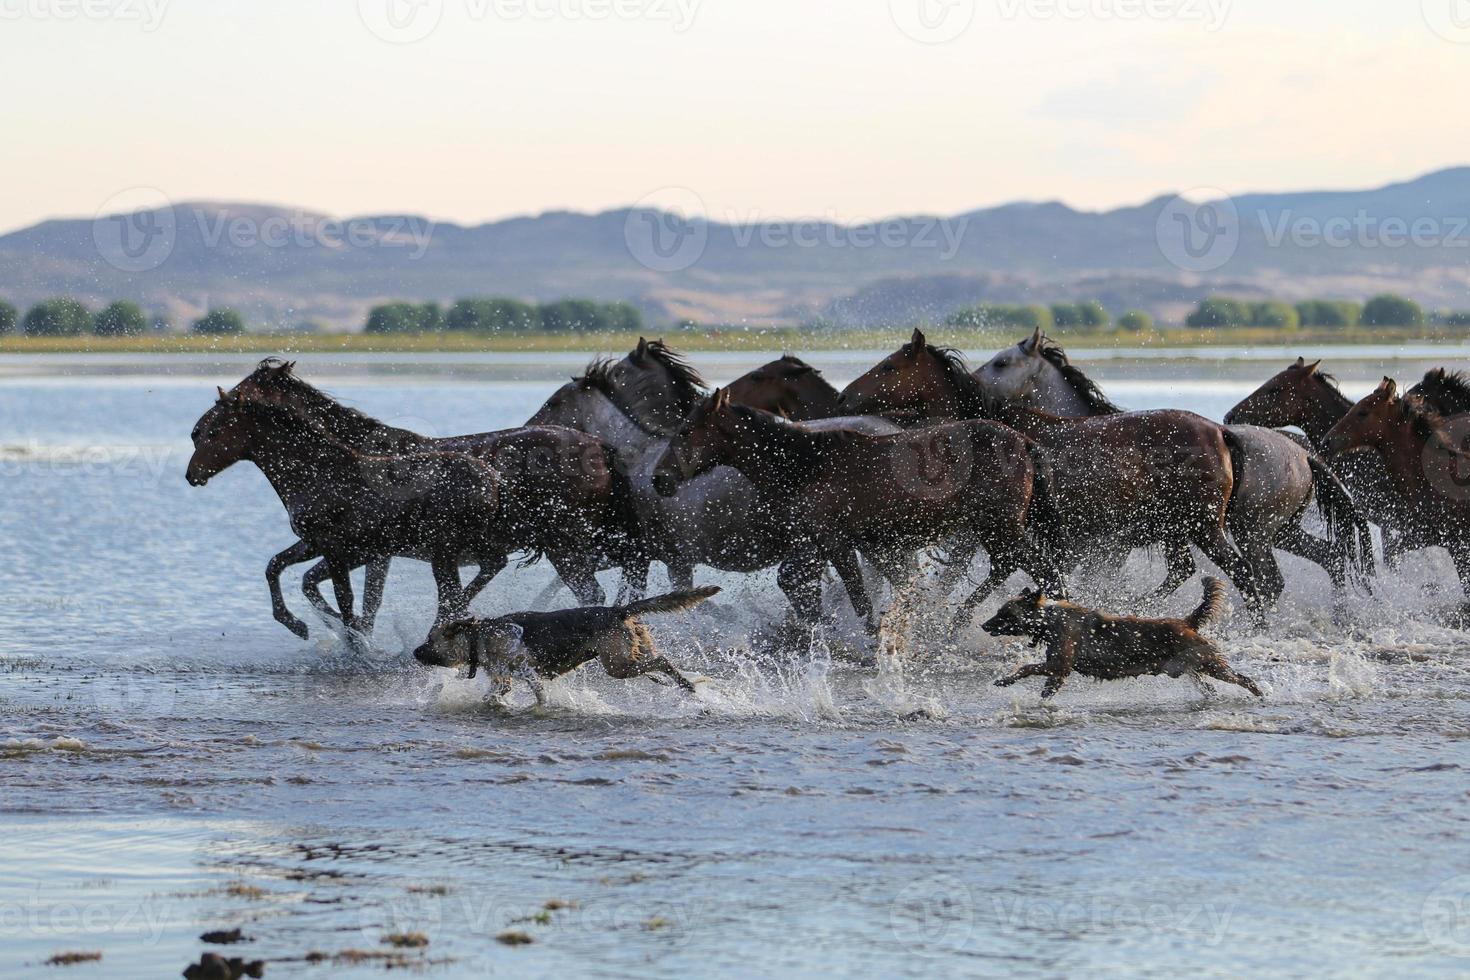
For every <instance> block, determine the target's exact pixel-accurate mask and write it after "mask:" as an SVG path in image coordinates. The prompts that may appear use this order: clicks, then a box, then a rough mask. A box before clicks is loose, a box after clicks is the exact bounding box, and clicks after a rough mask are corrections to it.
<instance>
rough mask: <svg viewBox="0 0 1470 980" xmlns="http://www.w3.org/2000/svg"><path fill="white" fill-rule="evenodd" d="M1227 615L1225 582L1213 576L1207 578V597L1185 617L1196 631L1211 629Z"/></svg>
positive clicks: (1185, 620)
mask: <svg viewBox="0 0 1470 980" xmlns="http://www.w3.org/2000/svg"><path fill="white" fill-rule="evenodd" d="M1224 616H1225V583H1224V582H1222V581H1220V580H1219V579H1217V578H1214V577H1213V576H1211V577H1209V578H1206V579H1205V598H1204V601H1203V602H1201V603H1200V604H1199V608H1197V609H1196V610H1195V611H1194V612H1192V613H1190V614H1189V615H1188V616H1186V617H1185V618H1184V622H1185V624H1186V625H1187V626H1188V627H1189V628H1190V629H1192V630H1194V631H1195V632H1196V633H1197V632H1199V631H1200V630H1204V629H1209V628H1210V627H1211V626H1214V625H1215V624H1216V623H1218V622H1219V621H1220V620H1221V619H1222V618H1224Z"/></svg>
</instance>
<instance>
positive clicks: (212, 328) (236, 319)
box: [191, 308, 245, 337]
mask: <svg viewBox="0 0 1470 980" xmlns="http://www.w3.org/2000/svg"><path fill="white" fill-rule="evenodd" d="M191 329H192V330H193V331H194V332H195V333H197V334H199V335H200V336H203V337H228V336H232V335H234V334H242V333H244V332H245V318H244V317H242V316H241V315H240V314H238V313H236V312H235V311H234V310H227V309H223V308H221V309H218V310H210V311H209V312H208V313H206V314H204V316H202V317H200V318H199V319H197V320H195V321H194V326H193V327H192V328H191Z"/></svg>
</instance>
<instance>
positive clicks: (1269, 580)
mask: <svg viewBox="0 0 1470 980" xmlns="http://www.w3.org/2000/svg"><path fill="white" fill-rule="evenodd" d="M1236 540H1237V541H1238V542H1240V554H1241V557H1243V558H1244V559H1245V561H1246V564H1247V565H1249V566H1250V569H1251V574H1252V577H1253V578H1254V579H1255V583H1256V589H1257V590H1258V592H1259V594H1260V598H1261V602H1262V604H1263V605H1264V607H1265V608H1266V609H1275V608H1276V604H1277V602H1278V601H1279V600H1280V599H1281V593H1282V592H1284V591H1286V579H1284V578H1282V576H1281V564H1280V562H1278V561H1277V560H1276V553H1275V552H1274V551H1273V550H1272V549H1271V544H1270V542H1267V541H1262V540H1261V539H1260V538H1257V537H1254V536H1251V537H1245V538H1236Z"/></svg>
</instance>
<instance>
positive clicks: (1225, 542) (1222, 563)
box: [1194, 524, 1266, 627]
mask: <svg viewBox="0 0 1470 980" xmlns="http://www.w3.org/2000/svg"><path fill="white" fill-rule="evenodd" d="M1194 543H1195V546H1196V547H1198V548H1199V550H1200V551H1202V552H1204V554H1205V557H1206V558H1208V559H1209V560H1210V561H1212V562H1214V563H1215V566H1216V567H1217V568H1219V569H1220V571H1221V572H1223V573H1224V574H1225V577H1226V578H1228V579H1229V580H1230V581H1231V583H1232V584H1233V585H1234V586H1235V587H1236V589H1238V590H1239V591H1240V594H1241V596H1243V597H1244V598H1245V604H1246V606H1247V607H1248V608H1249V609H1250V610H1251V612H1252V613H1253V614H1254V616H1255V619H1256V624H1257V625H1258V626H1261V627H1264V626H1265V625H1266V613H1265V610H1264V609H1263V608H1262V607H1261V597H1260V595H1259V593H1258V592H1257V591H1256V577H1255V574H1254V573H1253V572H1252V571H1251V567H1250V565H1249V564H1247V563H1246V560H1245V559H1244V558H1242V557H1241V555H1240V552H1238V551H1236V550H1235V546H1234V545H1232V544H1231V543H1230V539H1229V538H1227V537H1225V530H1224V528H1222V527H1220V526H1219V525H1218V524H1211V525H1209V526H1208V527H1204V528H1200V529H1199V530H1197V531H1196V532H1195V535H1194Z"/></svg>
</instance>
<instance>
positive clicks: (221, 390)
mask: <svg viewBox="0 0 1470 980" xmlns="http://www.w3.org/2000/svg"><path fill="white" fill-rule="evenodd" d="M214 390H215V391H217V392H219V400H220V401H224V400H225V399H226V398H229V397H230V396H229V395H227V394H225V390H224V389H223V388H221V387H220V386H219V385H215V386H214Z"/></svg>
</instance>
